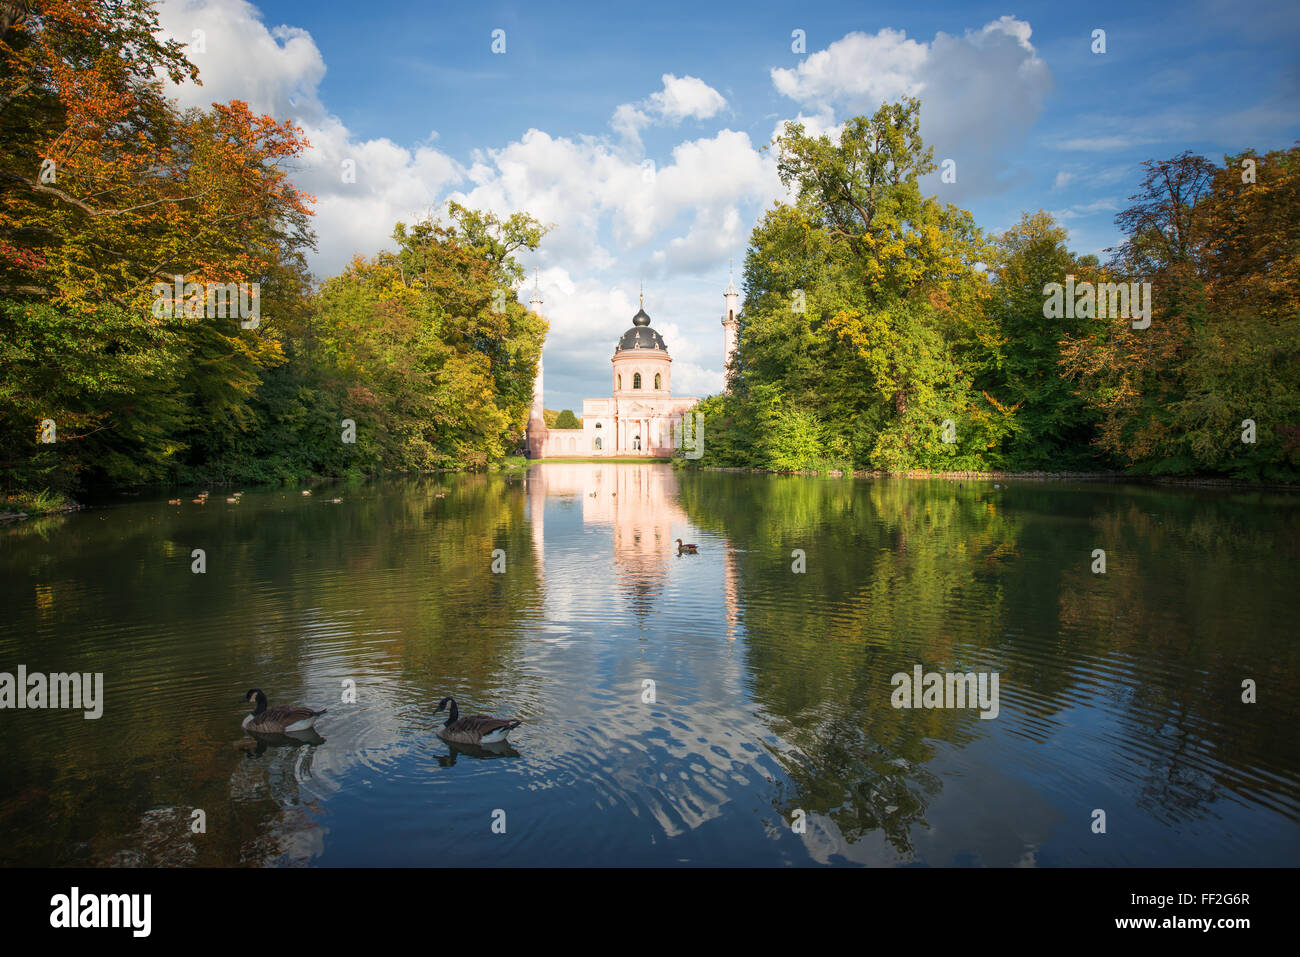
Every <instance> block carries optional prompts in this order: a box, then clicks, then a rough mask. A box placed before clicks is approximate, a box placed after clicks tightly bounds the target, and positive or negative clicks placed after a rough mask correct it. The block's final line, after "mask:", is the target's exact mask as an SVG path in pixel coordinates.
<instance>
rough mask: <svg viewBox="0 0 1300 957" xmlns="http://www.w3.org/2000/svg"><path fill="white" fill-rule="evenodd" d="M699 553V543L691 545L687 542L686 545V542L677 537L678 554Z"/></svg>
mask: <svg viewBox="0 0 1300 957" xmlns="http://www.w3.org/2000/svg"><path fill="white" fill-rule="evenodd" d="M698 553H699V546H698V545H690V544H685V545H684V544H682V540H681V539H680V538H679V539H677V554H678V555H696V554H698Z"/></svg>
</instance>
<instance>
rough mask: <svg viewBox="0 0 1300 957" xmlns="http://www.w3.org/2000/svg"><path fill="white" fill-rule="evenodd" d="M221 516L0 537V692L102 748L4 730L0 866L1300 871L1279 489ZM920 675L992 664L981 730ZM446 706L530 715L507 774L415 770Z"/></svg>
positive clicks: (705, 479)
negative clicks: (277, 738)
mask: <svg viewBox="0 0 1300 957" xmlns="http://www.w3.org/2000/svg"><path fill="white" fill-rule="evenodd" d="M999 484H1002V483H999ZM213 493H214V495H213V498H212V500H211V501H210V503H209V504H208V505H206V506H197V505H192V504H190V501H189V500H190V499H191V498H192V497H193V495H192V494H190V493H188V492H187V493H186V494H184V496H183V499H184V501H185V504H184V505H182V506H180V507H174V506H168V505H167V504H165V501H163V500H145V499H144V498H136V499H126V498H124V499H120V500H119V501H120V502H125V503H126V504H113V505H112V506H110V507H106V508H99V509H94V510H89V511H86V512H82V513H78V514H75V515H71V516H66V517H59V518H52V519H44V520H40V521H35V522H27V523H23V524H22V525H20V526H17V527H9V528H3V529H0V572H2V573H3V574H2V576H0V605H2V607H3V609H4V612H3V619H2V621H0V671H5V672H10V673H12V672H15V671H16V669H17V666H18V665H20V664H22V665H26V666H27V668H28V670H29V671H41V672H58V671H72V670H76V671H89V672H102V673H103V675H104V685H105V705H104V713H103V717H102V718H100V719H99V720H97V721H88V720H84V719H83V718H82V716H81V713H80V712H71V711H54V710H46V711H32V710H22V711H17V710H3V711H0V748H2V749H3V761H2V762H0V864H5V865H15V864H39V865H47V864H53V865H68V864H92V865H139V864H143V865H251V864H278V865H289V864H311V865H322V866H331V865H358V864H382V865H439V866H446V865H455V864H510V865H543V864H575V865H578V864H612V865H635V864H678V863H686V864H740V865H825V864H872V865H896V864H925V865H942V866H951V865H959V866H960V865H975V866H979V865H993V866H1006V865H1031V866H1033V865H1039V866H1052V865H1253V864H1293V863H1295V862H1296V860H1297V857H1298V855H1297V852H1298V851H1300V827H1298V822H1300V774H1298V773H1297V761H1296V757H1297V753H1298V750H1297V746H1296V739H1295V735H1296V732H1297V728H1298V727H1300V722H1298V721H1297V718H1298V717H1300V713H1298V712H1300V706H1298V705H1297V702H1298V701H1300V660H1298V655H1297V636H1298V635H1300V626H1298V625H1297V619H1298V618H1300V615H1298V614H1297V597H1298V596H1300V497H1298V496H1292V495H1285V494H1272V493H1254V492H1252V493H1240V492H1224V491H1218V490H1216V491H1195V490H1164V489H1160V490H1157V489H1151V488H1147V487H1141V486H1132V485H1109V484H1078V485H1070V484H1061V483H1051V484H1039V483H1030V482H1019V483H1018V482H1014V481H1013V482H1011V483H1010V484H1009V485H1004V486H1003V487H1002V488H1000V489H995V488H994V487H993V485H992V484H991V483H981V482H969V481H967V482H965V483H963V485H962V486H961V487H958V486H957V485H956V484H955V483H949V482H944V481H909V480H889V481H871V480H854V479H822V478H808V477H798V476H796V477H776V476H761V475H733V474H721V473H704V474H682V473H675V472H673V471H672V469H671V468H669V467H668V466H662V465H564V464H553V465H543V466H539V467H535V468H534V469H532V470H531V471H530V472H529V473H528V474H527V475H526V476H514V477H511V478H506V477H501V476H446V477H438V478H429V479H424V480H410V481H392V482H384V483H377V484H369V485H359V486H354V487H345V486H328V487H322V488H318V489H317V490H316V492H315V494H314V495H313V496H311V497H303V496H301V495H300V494H299V493H298V492H297V491H278V490H277V491H265V490H263V491H257V490H253V489H250V490H248V491H247V494H245V495H244V497H243V501H242V503H241V504H239V505H228V504H226V503H225V501H224V495H223V494H222V493H221V491H220V490H217V489H213ZM336 496H337V497H341V498H342V499H343V501H342V503H340V504H332V503H331V502H330V499H331V498H333V497H336ZM440 496H441V497H440ZM678 537H681V538H684V539H686V540H687V541H689V542H697V543H698V544H699V554H698V555H694V556H683V557H680V558H679V557H678V556H677V554H676V549H675V546H674V545H673V540H674V539H676V538H678ZM195 548H202V549H204V550H205V551H206V560H207V571H206V573H205V574H202V575H198V574H194V573H192V572H191V557H190V556H191V551H192V549H195ZM1096 548H1104V549H1105V550H1106V563H1107V565H1106V573H1105V574H1104V575H1099V574H1093V573H1092V571H1091V570H1090V567H1091V565H1092V563H1093V559H1092V551H1093V549H1096ZM496 549H500V550H501V552H502V553H503V554H504V561H505V571H504V573H502V574H494V573H493V572H492V570H491V567H492V562H493V551H494V550H496ZM795 549H801V550H803V552H804V554H805V556H806V571H805V572H804V573H802V574H796V573H795V572H793V571H792V563H793V561H794V558H792V552H793V550H795ZM916 664H920V665H922V666H923V667H924V669H925V670H926V671H957V670H960V671H963V672H965V671H996V672H998V673H999V676H1000V685H999V687H1000V701H999V714H998V716H997V718H996V719H993V720H981V719H980V718H979V712H978V711H976V710H970V709H963V710H956V709H952V710H943V709H930V710H926V709H920V710H911V709H896V708H894V707H892V706H891V703H890V698H891V693H892V691H893V688H892V686H891V676H892V675H894V674H895V673H897V672H909V673H910V672H911V671H912V668H913V666H914V665H916ZM1247 678H1250V679H1253V680H1254V681H1256V682H1257V685H1258V703H1256V704H1243V703H1242V701H1241V695H1242V690H1241V688H1242V681H1243V680H1244V679H1247ZM348 682H355V687H356V701H355V703H348V702H345V701H344V700H343V696H344V695H343V692H344V688H345V687H346V686H347V683H348ZM646 682H653V683H654V684H653V691H654V700H653V702H652V703H651V702H648V701H646V700H644V699H645V698H646V697H648V691H647V689H648V688H649V686H648V685H647V684H646ZM250 687H261V688H263V689H264V690H265V691H266V692H267V693H268V695H269V697H270V698H271V700H272V702H282V703H305V704H310V705H313V706H315V707H328V708H329V713H328V714H327V715H326V716H325V717H324V718H322V719H321V721H320V723H319V725H318V730H319V731H320V733H321V736H322V737H323V738H324V741H323V743H320V744H316V745H308V744H299V743H293V742H290V743H281V744H276V743H272V744H270V745H265V744H259V743H258V742H257V741H255V740H254V739H252V738H250V737H248V736H246V735H245V734H243V732H242V731H241V728H240V721H241V719H242V718H243V716H244V714H246V713H247V710H248V709H247V707H246V706H245V705H244V704H243V695H244V692H245V691H246V690H247V689H248V688H250ZM448 694H451V695H455V696H456V697H457V699H458V701H459V702H460V704H461V709H462V712H463V713H472V712H481V713H487V714H496V715H501V716H514V717H518V718H521V719H522V720H523V721H524V724H523V725H522V726H521V727H520V728H519V729H518V730H517V731H515V732H514V733H513V734H512V737H511V742H512V745H513V748H512V749H511V750H510V752H509V753H507V754H504V755H494V754H489V753H464V752H457V751H454V750H452V749H450V748H449V747H448V746H447V745H446V744H444V743H443V742H442V741H441V740H439V739H438V738H437V736H436V734H435V729H436V727H437V725H438V724H439V723H440V716H436V715H435V714H434V713H433V708H434V706H435V705H436V703H437V701H438V699H439V698H440V697H442V696H443V695H448ZM196 808H198V809H202V810H203V811H204V813H205V815H206V821H207V832H206V833H204V834H194V833H192V831H191V826H190V825H191V820H192V812H193V811H194V809H196ZM1094 809H1102V810H1104V811H1105V812H1106V833H1105V834H1094V833H1093V832H1092V827H1091V825H1092V821H1093V811H1094ZM797 811H802V812H804V816H805V818H806V822H807V827H806V833H803V834H798V833H794V832H793V831H792V829H791V827H790V825H789V822H790V821H791V820H793V819H794V818H795V817H796V812H797ZM501 812H504V821H505V833H504V834H501V833H494V831H493V822H494V820H497V821H500V820H501V819H502V813H501ZM498 829H499V828H498Z"/></svg>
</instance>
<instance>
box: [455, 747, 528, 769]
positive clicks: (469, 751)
mask: <svg viewBox="0 0 1300 957" xmlns="http://www.w3.org/2000/svg"><path fill="white" fill-rule="evenodd" d="M461 755H464V756H465V757H467V758H517V757H519V756H520V755H519V752H518V751H516V750H515V749H514V748H513V747H511V745H510V742H508V741H499V742H497V743H496V744H454V743H452V742H451V741H448V742H447V753H446V754H440V755H438V764H440V765H441V766H442V767H444V768H449V767H451V766H452V765H454V764H455V763H456V758H457V757H459V756H461Z"/></svg>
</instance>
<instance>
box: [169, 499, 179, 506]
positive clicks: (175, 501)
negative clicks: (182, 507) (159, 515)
mask: <svg viewBox="0 0 1300 957" xmlns="http://www.w3.org/2000/svg"><path fill="white" fill-rule="evenodd" d="M167 504H168V505H179V504H181V500H180V499H178V498H169V499H168V500H167Z"/></svg>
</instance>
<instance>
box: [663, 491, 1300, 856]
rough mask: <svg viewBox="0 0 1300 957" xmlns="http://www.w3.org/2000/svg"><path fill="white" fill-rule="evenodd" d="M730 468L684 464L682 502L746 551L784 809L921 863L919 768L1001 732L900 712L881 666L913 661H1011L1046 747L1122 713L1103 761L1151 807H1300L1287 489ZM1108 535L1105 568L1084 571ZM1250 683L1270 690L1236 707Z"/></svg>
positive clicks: (762, 696)
mask: <svg viewBox="0 0 1300 957" xmlns="http://www.w3.org/2000/svg"><path fill="white" fill-rule="evenodd" d="M718 479H719V477H718V476H716V475H713V476H700V475H695V476H691V475H687V476H685V477H684V478H683V480H682V500H683V503H684V505H685V507H686V508H687V510H688V513H689V514H690V515H691V519H692V521H693V522H694V523H696V524H697V525H699V526H700V527H702V528H705V529H712V530H714V531H716V532H717V533H719V534H722V535H725V536H726V537H727V538H728V540H729V542H730V543H731V547H732V549H733V555H734V558H735V561H736V570H737V578H738V581H739V592H740V596H739V609H740V615H741V617H742V619H743V622H744V626H745V631H746V633H747V634H748V637H749V640H748V642H747V649H746V650H747V655H748V663H749V668H750V671H751V674H752V680H753V688H754V695H755V697H756V699H757V701H758V702H759V703H760V705H761V706H762V709H763V711H765V712H766V713H767V715H768V720H769V723H770V725H771V727H772V729H773V731H774V732H775V733H777V734H778V735H779V736H780V737H781V738H782V739H783V740H785V741H787V742H789V743H790V744H791V745H793V746H794V749H793V751H792V752H790V753H786V754H782V755H779V756H778V757H779V758H780V760H781V761H782V764H783V766H784V767H785V770H786V771H787V773H788V774H789V777H790V781H791V786H792V788H793V791H792V793H789V794H782V795H781V796H780V798H779V806H780V809H781V812H782V814H783V816H785V817H786V818H787V819H788V817H789V814H790V812H791V811H792V810H793V809H794V808H797V807H801V808H803V809H804V810H805V811H809V812H813V813H817V814H823V815H826V816H828V817H829V818H830V819H831V820H833V821H834V823H835V825H836V826H837V827H838V828H839V829H840V831H841V832H842V834H843V835H844V837H845V839H846V840H848V841H850V842H853V841H857V840H860V839H861V837H862V835H864V834H867V833H870V832H872V831H873V830H880V831H882V832H883V833H884V835H885V836H886V838H887V839H888V841H889V842H890V844H891V845H892V846H893V847H894V848H895V849H896V850H897V851H898V852H899V853H900V854H903V855H906V854H907V853H909V851H910V848H911V846H912V844H911V840H910V838H909V832H910V831H911V828H912V826H913V825H914V824H920V823H923V816H924V813H925V808H926V805H927V801H928V800H929V799H930V798H931V797H932V796H933V795H934V793H935V792H936V790H937V788H938V786H939V784H938V782H937V780H935V779H933V778H932V777H930V776H928V775H927V774H926V773H925V771H924V765H925V764H926V763H927V762H929V761H930V760H931V759H932V757H933V754H934V744H935V743H936V742H949V743H952V744H955V745H962V744H964V743H965V742H967V741H969V740H971V738H972V737H973V736H975V735H978V734H980V733H982V732H984V731H986V730H991V728H983V727H981V724H980V722H979V720H978V717H977V715H976V714H975V713H974V712H970V711H967V712H956V713H954V712H949V711H941V710H935V711H925V710H921V711H908V710H897V711H896V710H894V709H893V708H891V707H890V706H889V704H888V701H889V694H890V691H891V690H892V689H891V687H890V685H889V683H888V679H889V676H890V675H891V674H892V673H893V672H895V671H897V670H905V669H906V668H907V667H908V666H909V665H910V664H911V663H913V662H916V661H920V662H921V663H922V664H923V665H925V667H926V668H927V670H930V669H934V670H968V669H974V670H984V669H988V668H993V669H998V668H999V667H1001V668H1002V670H1003V678H1004V685H1003V695H1004V697H1003V709H1004V712H1005V711H1006V710H1007V709H1008V707H1009V704H1008V700H1007V697H1006V695H1007V692H1008V688H1009V686H1008V684H1007V683H1006V682H1008V681H1010V682H1013V684H1012V685H1011V686H1010V687H1014V689H1015V697H1014V703H1013V704H1011V705H1010V707H1013V708H1014V714H1015V725H1014V733H1015V734H1016V735H1017V736H1020V737H1024V738H1027V739H1030V740H1035V741H1038V742H1039V743H1046V742H1047V741H1048V740H1049V739H1050V738H1051V736H1052V735H1053V734H1054V731H1055V729H1058V728H1059V727H1060V726H1061V723H1062V722H1063V721H1064V718H1063V717H1062V712H1064V711H1067V710H1069V709H1073V708H1076V707H1078V706H1079V705H1080V704H1081V703H1087V704H1088V706H1091V707H1100V708H1102V709H1104V710H1105V711H1106V712H1107V713H1108V714H1109V715H1110V716H1111V718H1112V719H1113V720H1114V721H1116V722H1117V723H1118V726H1119V727H1118V729H1117V730H1110V731H1106V732H1104V734H1105V740H1104V741H1099V742H1098V743H1099V744H1105V745H1106V746H1108V747H1110V748H1111V749H1112V750H1113V754H1114V757H1113V758H1112V759H1111V760H1110V761H1109V762H1108V772H1109V773H1110V774H1113V775H1115V776H1117V777H1119V778H1129V777H1134V778H1136V779H1137V781H1136V788H1137V792H1138V793H1137V794H1136V797H1135V799H1136V801H1137V803H1138V805H1139V806H1140V807H1143V808H1145V809H1146V810H1147V812H1148V813H1150V814H1151V816H1152V817H1153V818H1156V819H1158V820H1161V821H1163V822H1166V823H1170V822H1178V821H1183V820H1187V819H1190V818H1194V817H1199V816H1203V815H1205V814H1206V813H1208V811H1207V808H1208V805H1209V804H1210V803H1212V802H1213V801H1215V800H1221V799H1222V798H1223V797H1224V796H1225V795H1226V794H1230V793H1238V794H1240V793H1243V792H1245V793H1253V795H1254V797H1253V798H1252V800H1257V801H1259V802H1260V803H1263V804H1267V805H1269V806H1271V807H1274V808H1276V809H1278V810H1279V811H1280V812H1281V813H1282V814H1283V815H1285V816H1286V817H1289V818H1291V819H1295V818H1297V817H1300V810H1298V809H1297V803H1298V802H1297V787H1296V784H1295V772H1294V769H1293V766H1292V765H1293V762H1292V761H1291V758H1290V755H1292V754H1293V742H1292V740H1291V732H1290V729H1291V728H1294V727H1295V726H1296V723H1297V721H1296V719H1297V717H1300V714H1297V707H1298V706H1297V702H1298V701H1300V694H1298V693H1297V692H1300V688H1298V687H1297V682H1298V681H1300V666H1298V662H1297V656H1298V655H1300V650H1298V649H1297V646H1296V645H1295V644H1294V643H1290V642H1284V641H1279V637H1280V632H1279V624H1278V623H1279V622H1280V621H1282V620H1285V619H1284V616H1285V615H1286V614H1287V609H1289V608H1290V607H1291V606H1292V605H1293V594H1294V591H1295V589H1296V586H1297V584H1300V582H1297V580H1296V577H1295V574H1294V571H1293V569H1294V568H1295V567H1296V565H1295V562H1294V559H1295V557H1296V554H1295V553H1296V552H1297V551H1298V550H1300V508H1297V504H1296V502H1295V500H1294V499H1293V498H1287V499H1282V500H1280V501H1274V500H1270V501H1269V502H1267V503H1265V502H1262V501H1261V500H1260V495H1259V494H1257V493H1254V494H1249V495H1245V496H1241V495H1224V494H1222V493H1213V494H1208V495H1200V494H1196V493H1189V492H1187V491H1185V490H1173V491H1170V490H1163V489H1146V488H1134V487H1132V486H1122V487H1112V486H1105V485H1092V486H1082V487H1080V486H1073V487H1071V486H1063V485H1060V484H1046V485H1041V486H1035V485H1029V484H1018V485H1017V486H1016V488H1015V490H1014V493H1011V492H1006V491H999V490H994V489H992V488H990V487H989V486H988V485H987V484H985V483H965V484H964V485H963V486H962V487H957V486H955V485H953V484H950V483H945V482H929V483H927V482H899V481H882V482H860V481H859V482H849V481H834V480H825V479H814V478H807V477H789V478H785V477H771V476H737V477H734V479H730V478H729V479H728V480H727V481H719V480H718ZM1275 498H1276V497H1275ZM1261 505H1269V506H1273V507H1269V508H1261V507H1260V506H1261ZM1279 506H1280V507H1279ZM1102 546H1104V547H1105V548H1106V550H1107V559H1108V568H1107V574H1105V575H1104V576H1103V575H1094V574H1093V573H1092V571H1091V569H1090V566H1091V562H1092V550H1093V549H1094V548H1097V547H1102ZM792 548H804V549H806V550H807V553H808V565H807V572H806V574H804V575H801V576H796V575H793V574H791V571H790V559H789V557H788V556H789V555H790V551H791V549H792ZM1288 557H1289V559H1290V562H1289V564H1287V561H1288ZM1283 569H1285V570H1283ZM1008 668H1010V669H1011V673H1010V674H1008V673H1007V669H1008ZM1252 676H1254V677H1256V678H1257V679H1259V680H1260V681H1261V684H1262V685H1264V686H1266V687H1267V688H1268V689H1269V700H1268V702H1267V704H1265V703H1264V702H1263V699H1262V697H1261V704H1259V705H1254V706H1244V705H1242V704H1241V703H1240V695H1241V687H1240V683H1241V679H1242V678H1243V677H1252ZM1112 737H1113V740H1112ZM1061 760H1062V761H1064V762H1068V761H1069V760H1071V759H1070V758H1069V757H1068V756H1063V757H1062V759H1061ZM1111 785H1112V786H1119V787H1121V789H1125V790H1127V789H1128V787H1129V782H1128V781H1127V780H1120V781H1112V782H1111Z"/></svg>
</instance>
